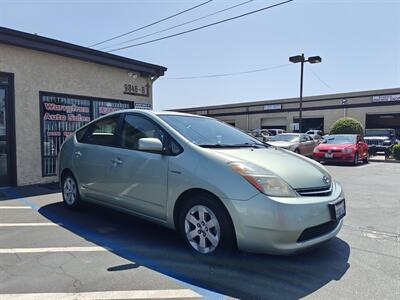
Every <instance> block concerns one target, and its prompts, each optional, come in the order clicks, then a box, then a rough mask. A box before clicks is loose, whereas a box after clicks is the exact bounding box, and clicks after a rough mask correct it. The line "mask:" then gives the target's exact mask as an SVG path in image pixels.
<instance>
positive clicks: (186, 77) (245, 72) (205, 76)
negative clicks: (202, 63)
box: [161, 63, 293, 80]
mask: <svg viewBox="0 0 400 300" xmlns="http://www.w3.org/2000/svg"><path fill="white" fill-rule="evenodd" d="M288 66H293V64H291V63H290V64H283V65H277V66H272V67H266V68H261V69H253V70H247V71H241V72H234V73H221V74H210V75H199V76H184V77H169V78H168V77H166V78H161V80H190V79H201V78H215V77H226V76H235V75H244V74H250V73H257V72H265V71H270V70H275V69H281V68H285V67H288Z"/></svg>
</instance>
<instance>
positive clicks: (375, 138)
mask: <svg viewBox="0 0 400 300" xmlns="http://www.w3.org/2000/svg"><path fill="white" fill-rule="evenodd" d="M364 140H365V141H366V142H367V144H368V147H369V148H370V151H369V152H370V154H372V155H375V154H376V153H377V152H384V153H385V154H386V155H387V154H388V152H389V150H390V149H391V148H392V147H393V145H395V144H396V143H397V142H398V141H397V139H396V131H395V130H394V129H389V128H387V129H366V130H365V137H364Z"/></svg>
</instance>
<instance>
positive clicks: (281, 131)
mask: <svg viewBox="0 0 400 300" xmlns="http://www.w3.org/2000/svg"><path fill="white" fill-rule="evenodd" d="M268 131H269V133H270V134H271V135H278V134H282V133H285V132H286V131H285V130H283V129H268Z"/></svg>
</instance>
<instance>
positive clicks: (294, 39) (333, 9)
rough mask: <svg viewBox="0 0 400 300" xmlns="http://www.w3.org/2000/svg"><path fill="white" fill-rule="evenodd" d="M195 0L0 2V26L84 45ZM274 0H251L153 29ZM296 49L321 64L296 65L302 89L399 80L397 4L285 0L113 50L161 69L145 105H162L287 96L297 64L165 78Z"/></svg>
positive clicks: (283, 56) (260, 64) (399, 83)
mask: <svg viewBox="0 0 400 300" xmlns="http://www.w3.org/2000/svg"><path fill="white" fill-rule="evenodd" d="M204 1H205V0H130V1H129V0H125V1H124V0H116V1H112V0H104V1H103V0H93V1H91V0H83V1H77V0H71V1H66V0H63V1H56V0H53V1H51V0H48V1H46V0H41V1H35V0H31V1H29V0H25V1H23V0H8V1H5V0H0V26H4V27H10V28H13V29H17V30H21V31H26V32H30V33H38V34H39V35H42V36H46V37H51V38H55V39H60V40H64V41H68V42H72V43H76V44H79V45H83V46H88V45H90V44H93V43H95V42H98V41H101V40H104V39H106V38H109V37H112V36H115V35H117V34H120V33H124V32H126V31H129V30H131V29H135V28H137V27H139V26H142V25H146V24H148V23H151V22H153V21H156V20H159V19H161V18H164V17H166V16H168V15H171V14H174V13H176V12H179V11H181V10H184V9H187V8H189V7H191V6H194V5H196V4H200V3H202V2H204ZM244 1H245V0H232V1H231V0H230V1H227V0H214V1H212V2H210V3H208V4H206V5H204V6H202V7H200V8H198V9H196V10H193V11H190V12H188V13H186V14H183V15H181V16H178V17H176V18H173V19H171V20H168V21H166V22H162V23H160V24H158V25H156V26H153V27H150V28H148V29H145V30H141V31H139V32H137V33H134V34H132V35H130V36H128V37H124V38H121V39H120V40H116V41H113V42H119V41H124V40H126V39H129V38H134V37H137V36H139V35H143V34H146V33H151V32H153V31H157V30H162V29H164V28H167V27H170V26H173V25H176V24H178V23H182V22H185V21H188V20H191V19H194V18H197V17H200V16H203V15H206V14H209V13H212V12H214V11H217V10H219V9H223V8H226V7H229V6H232V5H234V4H237V3H241V2H244ZM279 1H280V0H275V1H272V0H256V1H253V2H251V3H248V4H246V5H243V6H241V7H238V8H236V9H234V10H231V11H228V12H225V13H222V14H219V15H216V16H213V17H210V18H207V19H204V20H201V21H198V22H196V23H192V24H189V25H187V26H185V27H181V28H177V29H175V30H172V31H169V32H166V33H163V34H160V35H158V36H162V35H164V34H168V33H174V32H178V31H182V30H185V29H190V28H193V27H197V26H200V25H204V24H207V23H210V22H215V21H218V20H220V19H223V18H227V17H231V16H234V15H238V14H241V13H245V12H247V11H250V10H254V9H258V8H261V7H264V6H267V5H269V4H273V3H277V2H279ZM158 36H155V37H158ZM145 40H146V39H144V40H140V41H145ZM110 44H112V43H110ZM106 45H108V44H106ZM302 52H304V53H305V54H306V55H307V56H311V55H320V56H321V57H322V59H323V62H322V63H321V64H316V65H310V64H307V65H306V70H305V82H304V94H305V95H319V94H327V93H335V92H350V91H359V90H370V89H381V88H392V87H400V1H399V0H392V1H385V0H375V1H367V0H364V1H361V0H348V1H345V0H343V1H340V0H336V1H334V0H332V1H329V0H326V1H324V0H295V1H294V2H291V3H289V4H286V5H283V6H280V7H277V8H273V9H271V10H267V11H264V12H260V13H258V14H255V15H251V16H248V17H245V18H242V19H238V20H234V21H232V22H228V23H225V24H221V25H217V26H214V27H211V28H207V29H204V30H201V31H197V32H194V33H190V34H188V35H184V36H179V37H175V38H171V39H168V40H164V41H160V42H156V43H152V44H148V45H143V46H138V47H134V48H130V49H126V50H123V51H119V52H116V53H115V54H119V55H123V56H127V57H130V58H134V59H138V60H143V61H146V62H150V63H155V64H160V65H163V66H166V67H167V68H168V71H167V73H166V75H165V77H164V78H160V79H158V80H157V81H156V83H155V84H154V108H155V109H172V108H183V107H191V106H202V105H215V104H224V103H237V102H244V101H255V100H265V99H277V98H284V97H297V96H298V94H299V74H300V65H299V64H291V65H288V66H285V67H282V68H279V69H271V70H268V71H265V72H258V73H251V74H247V75H236V76H230V77H219V78H201V79H193V80H177V79H168V78H173V77H185V76H201V75H209V74H220V73H235V72H241V71H247V70H254V69H260V68H268V67H274V66H277V65H284V64H287V63H288V57H289V56H291V55H296V54H300V53H302ZM310 69H312V70H313V71H314V74H313V73H312V72H311V71H310ZM317 77H319V78H320V79H321V80H322V81H323V82H321V80H318V78H317Z"/></svg>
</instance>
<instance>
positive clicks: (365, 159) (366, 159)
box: [363, 153, 369, 164]
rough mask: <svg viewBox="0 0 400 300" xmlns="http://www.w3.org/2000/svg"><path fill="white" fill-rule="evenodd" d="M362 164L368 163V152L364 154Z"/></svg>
mask: <svg viewBox="0 0 400 300" xmlns="http://www.w3.org/2000/svg"><path fill="white" fill-rule="evenodd" d="M363 162H364V164H367V163H369V153H367V155H366V156H365V158H364V159H363Z"/></svg>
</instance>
